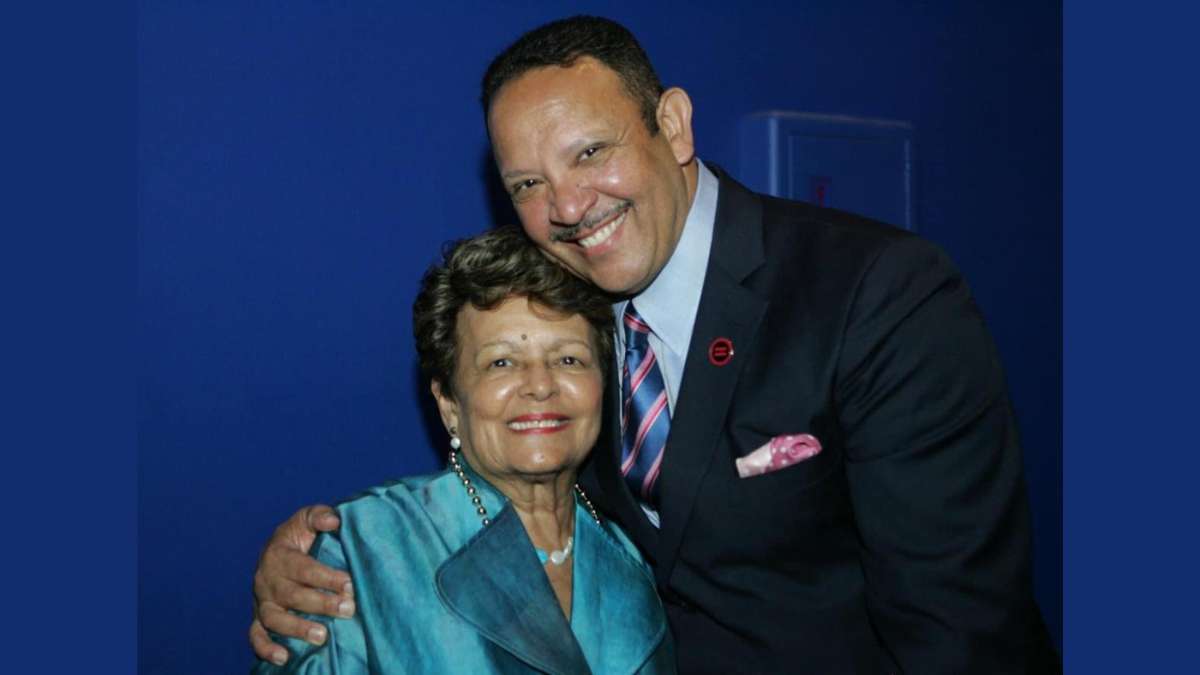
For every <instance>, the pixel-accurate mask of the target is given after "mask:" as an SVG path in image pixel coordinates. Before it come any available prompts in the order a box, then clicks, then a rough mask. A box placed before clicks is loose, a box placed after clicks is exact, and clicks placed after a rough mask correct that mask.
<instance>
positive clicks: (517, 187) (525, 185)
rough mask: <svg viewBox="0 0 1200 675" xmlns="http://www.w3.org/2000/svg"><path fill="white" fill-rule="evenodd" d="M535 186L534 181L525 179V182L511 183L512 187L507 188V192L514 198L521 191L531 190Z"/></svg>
mask: <svg viewBox="0 0 1200 675" xmlns="http://www.w3.org/2000/svg"><path fill="white" fill-rule="evenodd" d="M535 185H537V180H536V179H534V178H526V179H525V180H523V181H521V182H519V183H513V185H512V187H511V188H509V192H510V193H511V194H512V195H513V196H514V197H515V196H516V195H517V193H519V192H521V191H522V190H528V189H529V188H531V187H533V186H535Z"/></svg>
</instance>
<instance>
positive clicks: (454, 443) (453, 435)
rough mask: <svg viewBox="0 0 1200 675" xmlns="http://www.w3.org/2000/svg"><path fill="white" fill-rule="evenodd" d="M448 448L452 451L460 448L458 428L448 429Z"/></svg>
mask: <svg viewBox="0 0 1200 675" xmlns="http://www.w3.org/2000/svg"><path fill="white" fill-rule="evenodd" d="M450 447H451V448H452V449H454V450H457V449H459V448H461V447H462V441H461V440H459V438H458V427H450Z"/></svg>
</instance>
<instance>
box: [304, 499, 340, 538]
mask: <svg viewBox="0 0 1200 675" xmlns="http://www.w3.org/2000/svg"><path fill="white" fill-rule="evenodd" d="M304 520H305V522H306V523H307V524H308V527H309V528H310V529H312V530H315V531H318V532H331V531H333V530H336V529H338V527H339V526H340V525H341V524H342V521H341V519H340V518H338V517H337V512H335V511H334V510H333V509H332V508H330V507H328V506H325V505H324V504H316V505H314V506H310V507H308V509H307V513H306V514H305V519H304Z"/></svg>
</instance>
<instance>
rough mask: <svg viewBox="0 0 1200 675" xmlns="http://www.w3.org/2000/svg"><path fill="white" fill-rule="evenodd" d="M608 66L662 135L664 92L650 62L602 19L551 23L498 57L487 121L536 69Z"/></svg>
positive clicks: (486, 82) (487, 88)
mask: <svg viewBox="0 0 1200 675" xmlns="http://www.w3.org/2000/svg"><path fill="white" fill-rule="evenodd" d="M585 56H588V57H591V58H593V59H596V60H597V61H599V62H600V63H603V64H604V65H605V66H608V67H609V68H610V69H612V70H613V72H615V73H616V74H617V76H618V77H620V78H621V84H622V85H624V87H625V91H626V92H627V93H628V94H629V97H630V98H631V99H633V101H634V103H636V104H637V105H638V107H639V108H640V109H641V111H642V121H643V122H645V123H646V128H647V129H648V130H649V131H650V135H651V136H653V135H655V134H657V133H658V119H657V115H656V113H657V111H658V99H659V97H660V96H662V93H663V86H662V83H661V82H660V81H659V79H658V73H656V72H654V66H652V65H650V58H649V57H648V56H646V52H645V51H644V50H643V49H642V46H641V45H640V44H638V41H637V39H636V38H634V37H633V33H630V32H629V29H628V28H626V27H624V26H622V25H621V24H619V23H617V22H615V21H612V20H610V19H604V18H601V17H598V16H573V17H571V18H569V19H560V20H558V21H552V22H550V23H548V24H546V25H544V26H539V27H538V28H535V29H533V30H531V31H529V32H528V33H526V34H524V35H522V36H521V37H520V38H518V39H517V41H516V42H514V43H513V44H512V45H510V46H509V47H508V49H505V50H504V51H503V52H501V53H500V55H499V56H497V57H496V58H495V59H494V60H493V61H492V64H491V65H490V66H488V69H487V72H486V73H484V75H483V95H482V103H483V115H484V118H485V122H486V118H487V114H488V111H489V110H491V107H492V100H493V99H494V98H495V96H496V92H498V91H500V88H501V87H503V86H504V85H505V84H507V83H508V82H511V81H512V80H515V79H517V78H518V77H520V76H521V75H524V74H525V73H527V72H529V71H530V70H534V69H536V68H545V67H547V66H559V67H561V68H569V67H571V66H572V65H574V64H575V62H576V61H578V60H579V59H580V58H581V57H585Z"/></svg>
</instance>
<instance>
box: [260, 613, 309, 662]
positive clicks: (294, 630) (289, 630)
mask: <svg viewBox="0 0 1200 675" xmlns="http://www.w3.org/2000/svg"><path fill="white" fill-rule="evenodd" d="M259 615H260V616H261V617H262V624H263V626H265V627H266V628H267V629H268V630H270V631H272V632H275V633H278V634H279V635H286V636H288V637H293V638H298V639H301V640H304V641H305V642H310V643H312V644H314V645H321V644H325V640H326V639H328V638H329V631H328V630H327V629H326V628H325V626H322V625H321V624H319V623H317V622H315V621H308V620H307V619H302V618H300V617H298V616H296V615H295V614H292V613H291V612H288V611H285V610H284V609H283V608H282V607H279V606H278V605H266V606H263V607H260V608H259ZM250 639H251V641H253V640H254V629H253V627H251V634H250ZM267 639H268V640H269V639H270V637H269V636H268V638H267ZM285 651H286V650H285ZM255 652H256V653H258V648H257V647H256V648H255ZM272 663H276V662H275V661H272Z"/></svg>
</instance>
